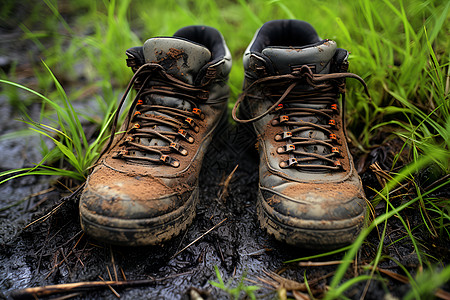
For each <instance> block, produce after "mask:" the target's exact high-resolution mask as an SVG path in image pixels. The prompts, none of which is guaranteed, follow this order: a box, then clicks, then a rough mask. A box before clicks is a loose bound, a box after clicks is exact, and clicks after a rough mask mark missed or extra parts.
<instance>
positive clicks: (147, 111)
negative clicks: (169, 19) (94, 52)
mask: <svg viewBox="0 0 450 300" xmlns="http://www.w3.org/2000/svg"><path fill="white" fill-rule="evenodd" d="M126 54H127V56H128V59H127V64H128V66H130V67H131V68H132V70H133V71H134V76H133V77H132V79H131V81H130V83H129V85H128V88H127V90H126V92H125V95H124V96H123V98H122V100H121V102H120V104H119V110H118V111H120V107H122V106H123V105H124V102H125V99H126V97H127V95H128V94H130V91H131V90H132V89H134V90H135V91H136V92H135V94H136V96H135V97H134V99H133V100H132V103H131V108H130V110H129V111H128V112H127V114H126V118H125V121H124V125H123V126H122V128H121V129H120V131H119V132H118V133H117V134H115V138H114V140H110V142H109V144H108V145H107V147H106V148H105V150H104V151H103V154H102V155H101V157H100V159H99V161H98V163H97V164H96V166H95V168H94V169H93V172H92V173H91V174H90V176H89V178H88V180H87V183H86V186H85V189H84V191H83V194H82V196H81V199H80V218H81V226H82V228H83V230H84V231H85V232H86V233H87V234H89V235H90V236H92V237H94V238H96V239H99V240H103V241H106V242H108V243H112V244H122V245H155V244H160V243H161V242H164V241H166V240H169V239H171V238H172V237H174V236H176V235H177V234H179V233H180V232H181V231H183V230H185V229H186V227H187V226H188V225H189V224H190V223H191V222H192V220H193V218H194V216H195V206H196V204H197V202H198V177H199V172H200V168H201V165H202V159H203V157H204V155H205V153H206V150H207V147H208V144H209V143H210V142H211V139H212V136H213V133H214V132H215V129H217V128H218V127H219V126H221V124H222V122H225V121H226V120H227V113H226V110H227V101H228V94H229V89H228V86H227V80H228V74H229V72H230V68H231V55H230V52H229V50H228V48H227V46H226V44H225V42H224V39H223V37H222V35H221V34H220V33H219V32H218V31H217V30H216V29H214V28H210V27H204V26H189V27H185V28H182V29H180V30H178V31H177V32H176V33H175V34H174V36H173V37H158V38H152V39H149V40H147V41H146V42H145V43H144V45H143V47H134V48H131V49H128V50H127V52H126ZM118 116H119V113H118V112H117V113H116V116H115V120H114V124H113V126H112V127H113V136H114V133H115V132H114V128H115V125H116V123H117V120H118Z"/></svg>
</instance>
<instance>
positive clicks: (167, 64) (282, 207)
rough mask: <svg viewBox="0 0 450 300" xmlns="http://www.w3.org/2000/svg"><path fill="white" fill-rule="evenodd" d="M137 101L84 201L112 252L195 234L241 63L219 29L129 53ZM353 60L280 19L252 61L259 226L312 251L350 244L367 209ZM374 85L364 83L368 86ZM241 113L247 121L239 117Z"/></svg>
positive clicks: (244, 103) (302, 25)
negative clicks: (348, 119)
mask: <svg viewBox="0 0 450 300" xmlns="http://www.w3.org/2000/svg"><path fill="white" fill-rule="evenodd" d="M126 54H127V56H128V59H127V64H128V66H129V67H131V68H132V70H133V71H134V76H133V77H132V79H131V81H130V84H129V85H128V88H127V90H126V93H125V95H124V97H123V98H122V100H121V102H120V105H119V109H118V112H119V111H120V107H121V106H122V105H123V104H124V102H125V98H126V96H127V95H128V94H129V93H130V91H131V89H132V88H134V90H135V91H136V96H135V97H134V99H133V100H132V104H131V107H130V109H129V111H128V113H127V115H126V118H125V121H124V123H123V126H122V128H121V129H120V132H118V133H117V134H115V130H114V128H115V125H116V123H117V119H118V115H119V113H118V112H117V114H116V118H115V122H114V124H113V125H114V126H113V134H112V138H111V140H110V142H109V144H108V145H107V147H106V148H105V150H104V153H103V154H102V155H101V157H100V159H99V161H98V163H97V164H96V166H95V168H94V169H93V172H92V173H91V175H90V176H89V178H88V180H87V183H86V186H85V188H84V191H83V193H82V195H81V198H80V218H81V225H82V228H83V230H84V231H85V232H86V233H88V234H89V235H90V236H92V237H94V238H96V239H99V240H103V241H106V242H108V243H113V244H122V245H156V244H160V243H162V242H164V241H167V240H169V239H171V238H173V237H174V236H176V235H178V234H179V233H180V232H181V231H183V230H185V229H186V228H187V226H188V225H189V224H190V223H191V222H192V220H193V218H194V216H195V207H196V204H197V202H198V201H199V191H198V178H199V173H200V169H201V165H202V160H203V158H204V155H205V153H206V151H207V148H208V145H209V144H210V143H211V141H212V138H213V134H214V132H215V130H216V129H217V128H219V127H220V126H221V125H222V124H223V123H226V122H227V106H228V105H227V101H228V95H229V88H228V86H227V80H228V75H229V72H230V69H231V55H230V52H229V50H228V48H227V46H226V44H225V41H224V39H223V37H222V35H221V34H220V33H219V32H218V31H217V30H216V29H214V28H211V27H206V26H188V27H185V28H182V29H180V30H178V31H177V32H176V33H175V34H174V35H173V36H172V37H158V38H151V39H149V40H147V41H146V42H145V43H144V45H143V47H134V48H131V49H128V50H127V52H126ZM347 57H348V52H347V51H346V50H344V49H339V48H337V47H336V43H335V42H334V41H332V40H328V39H326V40H322V39H320V38H319V36H318V35H317V33H316V31H315V30H314V28H313V27H312V26H311V25H310V24H308V23H306V22H303V21H299V20H274V21H270V22H267V23H265V24H264V25H263V26H262V27H261V28H260V29H259V30H258V31H257V32H256V34H255V36H254V38H253V40H252V42H251V43H250V45H249V46H248V48H247V50H246V51H245V54H244V69H245V81H244V90H243V93H242V94H241V96H240V97H239V99H238V100H237V101H236V104H235V106H234V108H233V111H232V115H233V118H234V120H235V121H237V122H239V123H247V124H249V126H252V127H253V129H254V131H255V133H256V135H257V140H258V145H259V147H258V148H259V154H260V166H259V190H258V198H257V200H256V205H257V214H258V219H259V222H260V224H261V226H262V227H263V228H265V229H266V230H267V232H268V233H269V234H271V235H273V236H274V237H275V238H276V239H278V240H280V241H284V242H286V243H288V244H291V245H296V246H301V247H305V248H315V249H324V248H335V247H339V246H342V245H345V244H348V243H351V242H352V241H353V240H354V239H355V237H356V235H357V234H358V233H359V231H360V229H361V228H362V226H363V223H364V218H365V212H366V203H365V197H364V193H363V189H362V185H361V181H360V178H359V176H358V175H357V173H356V171H355V168H354V166H353V162H352V158H351V155H350V153H349V149H348V147H347V137H346V134H345V128H344V121H343V114H344V107H343V102H344V101H343V99H342V100H340V98H341V95H344V93H345V78H347V77H353V78H356V79H358V80H360V81H361V82H362V83H363V84H364V82H363V81H362V79H361V78H360V77H358V76H357V75H354V74H351V73H347V72H346V71H347V68H348V62H347ZM364 86H365V84H364ZM238 108H239V112H238Z"/></svg>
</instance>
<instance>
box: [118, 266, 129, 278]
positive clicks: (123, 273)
mask: <svg viewBox="0 0 450 300" xmlns="http://www.w3.org/2000/svg"><path fill="white" fill-rule="evenodd" d="M119 268H120V272H121V273H122V277H123V280H125V281H127V276H125V272H124V271H123V269H122V267H120V266H119Z"/></svg>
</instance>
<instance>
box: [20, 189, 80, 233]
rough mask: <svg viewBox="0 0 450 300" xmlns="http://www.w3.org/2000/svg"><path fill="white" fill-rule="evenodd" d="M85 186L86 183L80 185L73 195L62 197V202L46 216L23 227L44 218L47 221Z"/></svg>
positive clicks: (43, 220)
mask: <svg viewBox="0 0 450 300" xmlns="http://www.w3.org/2000/svg"><path fill="white" fill-rule="evenodd" d="M83 187H84V183H83V184H82V185H80V186H79V187H78V188H77V189H76V190H75V192H73V193H72V194H71V195H69V196H67V197H64V198H62V200H61V203H60V204H58V205H57V206H56V207H55V208H54V209H52V210H51V211H50V212H49V213H48V214H46V215H45V216H42V217H40V218H38V219H37V220H34V221H33V222H31V223H30V224H28V225H27V226H25V227H24V228H23V229H26V228H28V227H30V226H31V225H33V224H35V223H37V222H39V221H41V220H42V222H45V221H46V220H47V219H48V218H49V217H50V216H51V215H53V214H54V213H55V212H56V211H57V210H58V209H59V208H60V207H61V206H62V205H63V204H64V203H66V202H67V201H68V200H71V199H72V198H73V197H75V196H76V195H77V194H78V193H80V192H81V190H82V189H83Z"/></svg>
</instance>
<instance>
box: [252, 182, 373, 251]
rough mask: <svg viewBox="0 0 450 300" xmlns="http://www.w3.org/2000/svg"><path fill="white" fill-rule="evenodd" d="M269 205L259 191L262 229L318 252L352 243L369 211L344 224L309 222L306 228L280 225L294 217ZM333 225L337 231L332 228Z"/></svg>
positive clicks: (275, 236) (288, 242)
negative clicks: (283, 220) (281, 212)
mask: <svg viewBox="0 0 450 300" xmlns="http://www.w3.org/2000/svg"><path fill="white" fill-rule="evenodd" d="M269 210H270V209H269V205H268V204H267V202H266V201H265V200H264V198H263V196H262V193H261V190H258V199H257V204H256V211H257V215H258V220H259V223H260V225H261V227H262V228H264V229H265V230H266V231H267V233H268V234H269V235H271V236H273V237H274V238H275V239H277V240H278V241H281V242H284V243H287V244H290V245H293V246H296V247H300V248H305V249H314V250H331V249H337V248H340V247H343V246H346V245H348V244H351V243H352V242H353V241H354V240H355V239H356V237H357V236H358V234H359V232H360V231H361V229H362V227H363V225H364V217H365V212H363V213H361V214H360V215H359V216H357V217H354V218H351V219H346V220H342V221H335V220H334V221H332V222H331V221H327V220H320V221H316V222H311V220H308V221H306V220H305V224H306V223H307V224H308V225H307V226H306V225H305V226H295V227H294V226H292V225H288V224H285V223H283V222H280V221H279V220H282V219H286V218H293V217H292V216H289V217H288V216H285V215H282V214H280V213H279V212H277V211H275V210H273V209H272V210H270V211H269ZM295 223H297V224H298V223H300V224H301V223H302V220H299V219H296V222H295ZM331 223H332V224H333V226H334V228H336V229H330V227H331V228H332V226H330V224H331Z"/></svg>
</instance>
